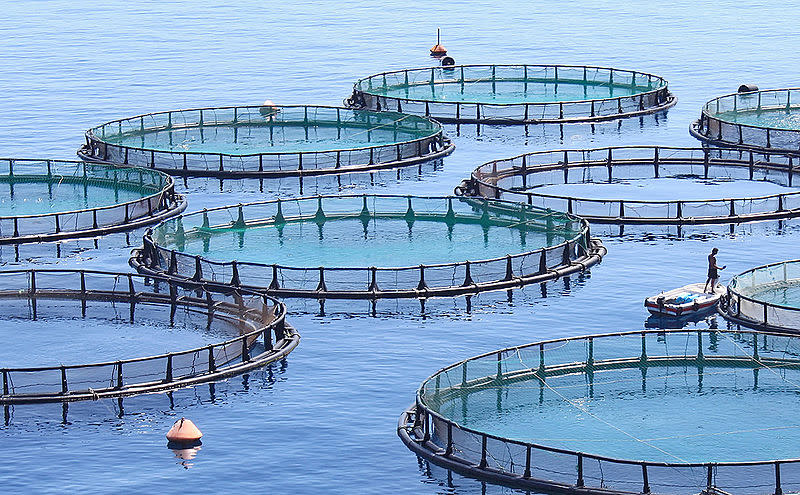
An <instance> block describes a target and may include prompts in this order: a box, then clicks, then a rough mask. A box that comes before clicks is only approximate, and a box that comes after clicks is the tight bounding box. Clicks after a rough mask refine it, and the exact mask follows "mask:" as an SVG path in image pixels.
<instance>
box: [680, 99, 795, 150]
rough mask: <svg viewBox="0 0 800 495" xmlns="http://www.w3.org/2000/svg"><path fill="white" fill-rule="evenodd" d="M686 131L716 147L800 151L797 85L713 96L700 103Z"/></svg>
mask: <svg viewBox="0 0 800 495" xmlns="http://www.w3.org/2000/svg"><path fill="white" fill-rule="evenodd" d="M689 132H690V134H691V135H692V136H694V137H696V138H697V139H699V140H701V141H703V142H705V143H708V144H712V145H716V146H726V147H741V148H751V149H756V150H769V151H784V152H791V153H795V154H797V153H800V88H787V89H771V90H762V91H750V92H742V93H732V94H728V95H724V96H720V97H718V98H714V99H713V100H711V101H709V102H707V103H706V104H705V105H703V108H702V110H701V112H700V118H699V119H698V120H696V121H695V122H693V123H692V124H691V125H690V126H689Z"/></svg>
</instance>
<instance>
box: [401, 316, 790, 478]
mask: <svg viewBox="0 0 800 495" xmlns="http://www.w3.org/2000/svg"><path fill="white" fill-rule="evenodd" d="M799 373H800V338H798V337H794V336H786V335H779V334H771V333H755V332H727V331H723V332H720V331H716V330H701V331H691V332H690V331H683V330H674V331H669V330H667V331H665V330H659V331H645V332H629V333H620V334H608V335H597V336H590V337H576V338H568V339H559V340H554V341H546V342H541V343H535V344H530V345H527V346H522V347H516V348H509V349H503V350H500V351H496V352H492V353H488V354H484V355H482V356H478V357H475V358H472V359H469V360H466V361H463V362H460V363H457V364H454V365H451V366H448V367H446V368H444V369H442V370H441V371H439V372H437V373H436V374H435V375H433V376H432V377H430V378H429V379H427V380H426V381H425V382H423V384H422V385H421V387H420V389H419V391H418V394H417V401H416V406H415V407H414V408H412V409H410V410H409V411H407V412H406V413H405V414H404V416H403V417H402V418H401V422H400V425H399V432H400V435H401V437H402V438H403V439H404V441H405V442H406V443H407V445H409V447H411V448H412V449H413V450H415V451H416V452H418V453H421V454H422V455H423V456H425V457H426V458H428V459H429V460H430V461H432V462H434V463H437V464H443V465H445V466H447V467H450V468H453V467H454V466H456V465H457V466H459V470H461V471H463V472H466V473H468V474H470V475H472V476H476V477H479V478H483V479H489V480H492V481H495V482H499V483H507V484H512V485H514V486H517V487H526V486H527V487H528V488H533V487H537V488H539V489H541V488H542V487H543V486H549V487H553V488H559V487H571V488H576V487H582V488H584V489H585V490H587V491H588V492H590V493H598V492H603V493H608V492H609V491H611V492H634V493H640V492H641V493H650V492H651V491H652V492H653V493H675V494H695V493H698V492H701V491H703V490H708V489H713V488H716V489H720V490H725V491H730V492H733V493H747V494H750V493H752V494H766V493H781V490H784V491H786V490H792V491H794V490H797V489H798V488H800V459H796V458H794V456H793V454H792V453H793V452H794V451H795V449H794V445H795V441H794V440H793V438H794V437H793V435H795V432H796V431H797V430H798V428H800V427H799V426H798V425H795V424H794V420H793V418H792V416H791V411H792V410H794V408H795V407H796V397H797V391H798V389H800V375H799ZM672 398H678V399H680V400H686V401H688V402H691V403H692V404H693V405H695V407H687V408H686V409H684V410H676V411H669V410H668V408H669V407H671V406H672V407H674V406H675V405H676V404H677V403H676V402H673V401H672ZM650 402H654V404H657V405H656V407H651V406H650V405H649V404H650ZM701 402H702V403H703V404H704V406H703V407H704V408H705V409H703V408H702V407H699V406H697V404H700V403H701ZM751 407H758V408H759V410H770V411H773V412H774V414H772V415H771V416H770V417H769V418H766V417H763V416H752V415H749V411H744V412H742V411H740V410H743V409H747V408H751ZM736 411H740V413H739V414H737V413H736ZM729 413H730V414H729ZM548 415H549V416H548ZM642 415H644V418H643V417H642ZM686 415H688V416H687V418H689V419H686V420H685V421H684V420H683V419H682V416H686ZM731 416H733V417H736V418H737V419H735V420H731ZM695 423H697V424H698V425H699V426H697V427H694V426H693V425H694V424H695ZM751 423H752V424H751ZM469 425H478V426H476V427H470V426H469ZM568 425H572V426H568ZM632 425H640V426H639V427H638V428H633V427H632ZM653 425H656V427H653ZM526 428H530V431H534V432H536V433H533V434H532V436H531V434H528V435H526V434H524V431H525V429H526ZM658 428H661V430H658ZM651 429H652V430H654V431H650V430H651ZM592 430H593V431H592ZM656 430H658V431H656ZM498 431H500V432H506V433H515V432H516V433H517V435H512V436H508V435H502V434H496V433H492V432H498ZM521 432H522V433H521ZM754 438H755V439H757V440H758V441H753V439H754ZM742 445H748V449H745V450H743V449H741V446H742ZM602 452H611V453H613V454H617V455H603V454H601V453H602ZM720 456H723V457H720ZM726 456H727V457H729V458H732V459H733V460H730V459H729V458H726ZM526 483H528V484H526Z"/></svg>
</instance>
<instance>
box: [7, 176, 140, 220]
mask: <svg viewBox="0 0 800 495" xmlns="http://www.w3.org/2000/svg"><path fill="white" fill-rule="evenodd" d="M145 195H147V193H143V192H142V191H135V190H132V189H125V188H114V187H113V186H102V185H88V186H85V187H84V185H83V184H76V183H74V182H53V183H51V184H50V185H49V186H48V183H47V182H15V183H14V184H13V185H12V184H9V183H7V182H0V216H12V215H37V214H43V213H56V212H62V211H75V210H83V209H88V208H100V207H103V206H111V205H115V204H120V203H126V202H128V201H135V200H137V199H141V198H142V197H144V196H145Z"/></svg>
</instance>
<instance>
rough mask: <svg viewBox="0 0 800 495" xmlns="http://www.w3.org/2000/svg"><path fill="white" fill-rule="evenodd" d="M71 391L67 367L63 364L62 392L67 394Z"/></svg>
mask: <svg viewBox="0 0 800 495" xmlns="http://www.w3.org/2000/svg"><path fill="white" fill-rule="evenodd" d="M68 391H69V386H68V385H67V368H65V367H64V366H63V365H62V366H61V393H62V394H66V393H67V392H68Z"/></svg>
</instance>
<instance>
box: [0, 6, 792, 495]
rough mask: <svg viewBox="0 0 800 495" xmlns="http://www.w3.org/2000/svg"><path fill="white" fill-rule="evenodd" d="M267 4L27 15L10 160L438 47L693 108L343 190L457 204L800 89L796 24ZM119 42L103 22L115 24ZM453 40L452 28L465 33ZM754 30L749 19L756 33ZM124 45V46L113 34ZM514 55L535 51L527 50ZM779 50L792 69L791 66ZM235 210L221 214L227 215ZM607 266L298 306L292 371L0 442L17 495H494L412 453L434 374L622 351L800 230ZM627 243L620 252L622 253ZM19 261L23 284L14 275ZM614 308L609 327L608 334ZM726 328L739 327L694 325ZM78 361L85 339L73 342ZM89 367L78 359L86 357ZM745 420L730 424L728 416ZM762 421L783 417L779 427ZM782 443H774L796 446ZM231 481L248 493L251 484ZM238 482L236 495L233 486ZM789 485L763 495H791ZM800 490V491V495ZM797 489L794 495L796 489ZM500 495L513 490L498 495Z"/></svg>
mask: <svg viewBox="0 0 800 495" xmlns="http://www.w3.org/2000/svg"><path fill="white" fill-rule="evenodd" d="M437 9H441V11H442V12H446V13H447V16H446V17H447V19H445V20H443V18H442V16H439V15H433V14H432V13H431V10H430V9H429V8H424V9H422V8H419V9H417V8H416V7H410V6H409V4H408V3H406V2H397V1H389V2H381V3H374V2H354V1H345V2H307V1H298V2H287V3H284V4H282V5H281V6H280V8H277V7H275V6H273V5H267V4H264V3H263V2H249V1H244V2H240V3H237V4H234V5H221V4H216V3H213V2H205V1H201V2H195V3H192V4H191V5H189V4H187V3H185V2H174V1H160V2H152V1H144V2H138V3H135V4H134V3H123V2H116V3H110V4H102V5H100V4H78V3H75V2H67V1H64V0H53V1H51V2H42V3H36V4H35V6H34V7H32V6H31V4H30V3H9V4H8V5H6V8H5V10H4V15H5V18H4V22H3V23H0V33H1V34H2V36H1V37H0V47H2V48H1V49H0V61H2V63H3V66H4V67H10V68H13V70H6V71H2V72H0V86H1V87H2V88H3V89H4V93H3V98H2V100H0V108H1V109H2V110H3V119H2V120H0V144H2V149H3V154H4V155H6V156H33V155H34V154H36V155H40V156H49V157H54V158H72V157H74V152H75V150H76V149H77V148H78V147H79V146H80V145H81V144H82V143H83V142H84V139H83V132H84V131H85V130H86V129H88V128H90V127H93V126H96V125H98V124H101V123H103V122H107V121H110V120H113V119H118V118H123V117H126V116H130V115H137V114H142V113H148V112H153V111H160V110H164V109H170V108H193V107H198V106H215V105H227V104H255V105H259V104H261V103H262V102H263V101H264V100H265V99H267V98H269V99H271V100H273V101H275V102H279V103H315V104H329V105H340V104H341V101H342V99H343V98H345V97H347V96H348V95H349V94H350V92H351V90H352V85H353V83H354V82H355V80H356V79H358V78H360V77H363V76H364V75H368V74H374V73H377V72H381V71H384V70H391V69H401V68H406V67H418V66H422V65H426V64H428V63H430V61H431V60H430V58H429V57H428V49H429V48H430V46H432V45H433V44H434V42H435V30H436V27H437V26H441V27H442V29H443V33H442V34H443V40H442V42H443V44H444V45H445V46H446V47H447V49H448V50H449V51H450V54H451V55H452V56H453V57H454V58H455V59H456V61H457V63H487V62H490V63H495V62H496V63H500V62H512V63H513V62H520V63H522V62H530V63H537V62H544V63H559V62H560V63H583V64H600V65H602V64H607V65H613V66H618V67H624V68H631V69H637V70H642V71H646V72H652V73H655V74H658V75H661V76H664V77H665V78H666V79H667V80H669V82H670V90H671V91H673V92H674V93H675V94H676V95H677V96H678V98H679V103H678V105H677V106H676V107H674V108H673V109H671V110H670V112H669V114H668V115H667V116H664V115H660V116H658V117H645V118H643V119H633V120H627V121H624V122H622V123H617V122H613V123H608V124H598V125H595V126H594V127H591V126H583V125H570V126H564V127H563V128H559V127H552V126H547V127H538V126H530V127H529V129H528V134H527V135H526V134H525V131H524V129H522V128H495V127H481V129H480V134H478V133H477V132H476V129H475V127H474V126H461V127H460V128H459V129H458V130H457V129H456V127H455V126H447V127H446V131H447V133H448V134H449V135H450V136H452V137H453V138H454V140H455V143H456V146H457V150H456V152H455V153H454V154H453V155H451V156H449V157H448V158H447V159H446V160H445V162H444V165H443V166H442V167H439V168H437V169H435V170H434V169H432V168H426V169H424V170H423V172H422V174H419V175H414V176H413V179H412V180H407V181H402V182H397V181H395V180H393V179H387V178H378V179H376V181H375V183H374V184H372V183H371V182H370V178H369V177H363V178H361V179H360V180H359V181H351V180H344V181H343V186H342V188H343V190H345V191H378V192H386V193H398V194H406V193H409V192H410V193H413V194H420V195H425V194H431V195H437V194H448V193H450V192H452V188H453V186H455V185H456V184H457V183H458V182H459V181H460V180H461V179H462V178H464V177H467V176H468V175H469V172H470V171H471V170H472V169H473V168H474V167H475V166H477V165H478V164H480V163H484V162H487V161H489V160H492V159H496V158H498V157H506V156H513V155H517V154H519V153H522V152H526V151H534V150H539V149H552V148H559V147H564V148H580V147H587V148H591V147H598V146H607V145H619V144H663V145H676V146H696V145H698V142H697V141H696V140H694V139H693V138H691V137H690V136H689V135H688V133H687V128H688V125H689V123H690V122H692V121H693V120H695V119H696V118H697V115H698V114H699V112H700V109H701V107H702V105H703V104H704V103H705V102H707V101H708V100H709V99H710V98H713V97H715V96H717V95H720V94H727V93H730V92H731V91H735V89H736V87H737V86H738V85H739V84H741V83H743V82H756V83H757V84H758V85H759V86H760V87H789V86H793V85H795V84H796V79H797V77H796V76H797V75H796V70H795V66H796V55H795V54H796V52H797V49H796V48H797V46H796V45H797V44H798V42H797V40H798V39H800V26H798V25H797V24H796V23H791V22H786V23H783V24H781V25H780V29H776V24H775V19H785V18H786V17H787V10H786V5H783V4H780V3H776V2H767V1H763V0H760V1H755V2H750V3H742V2H732V1H727V0H726V1H722V2H718V3H713V4H698V3H697V2H690V1H688V0H683V1H675V2H670V3H667V4H663V5H659V7H658V8H654V7H653V4H652V2H645V1H642V0H636V1H633V2H627V3H621V2H601V3H592V4H591V5H589V4H587V3H586V2H574V3H565V2H556V1H550V0H548V1H545V2H543V3H540V4H537V7H536V8H535V9H531V8H530V6H529V5H527V4H521V3H517V4H499V3H496V2H488V1H478V2H472V3H469V4H464V3H463V2H447V1H445V2H439V3H438V4H437ZM98 19H101V20H102V21H98ZM448 19H449V20H448ZM742 19H747V22H746V23H743V22H742ZM98 22H102V27H103V28H102V29H98ZM509 33H514V36H515V40H516V41H514V43H513V47H512V48H510V49H507V48H508V47H509V44H510V43H511V42H510V41H509ZM776 47H782V48H781V49H777V48H776ZM179 189H180V191H181V192H183V193H186V194H188V198H189V202H190V206H189V208H190V210H198V209H201V208H204V207H208V208H211V207H215V206H222V205H227V204H235V203H239V202H247V201H256V200H263V199H267V198H272V197H275V195H276V194H277V193H280V194H282V195H291V194H297V193H298V191H297V188H296V187H295V186H294V184H293V183H291V182H288V181H281V182H269V181H268V182H265V183H264V192H263V193H262V192H260V191H259V184H258V183H257V182H253V181H249V182H248V181H243V182H227V181H226V182H225V184H224V185H223V187H222V188H220V184H219V182H218V181H211V180H190V181H188V183H187V185H186V186H183V185H182V184H181V185H179ZM220 189H222V191H220ZM338 190H339V185H338V184H337V182H336V181H335V180H332V181H326V182H316V181H311V180H309V181H307V182H306V183H305V189H304V194H312V193H314V192H318V191H324V192H329V193H330V192H336V191H338ZM141 233H142V232H138V233H137V234H136V235H134V234H131V235H130V236H125V235H124V234H119V235H114V236H110V237H107V238H103V239H100V240H99V241H98V243H97V246H95V244H94V242H93V241H80V242H71V243H64V244H62V245H61V250H60V253H58V254H59V255H60V256H61V257H60V258H57V257H56V254H57V251H56V249H55V247H53V246H52V245H41V246H23V247H21V248H20V252H19V255H18V256H17V253H15V251H14V249H13V248H9V247H8V246H3V247H0V261H2V262H3V263H5V264H6V265H13V266H19V265H24V266H28V265H29V264H31V263H35V264H37V265H48V266H50V265H58V266H64V267H86V268H102V269H114V270H121V271H127V270H129V267H128V265H127V259H128V255H129V251H130V248H131V247H132V246H133V245H136V244H139V241H140V238H139V237H138V236H140V235H141ZM593 233H594V235H602V236H604V240H605V243H606V246H607V247H608V249H609V254H608V256H607V257H606V258H605V260H604V261H603V262H602V264H601V265H599V266H598V267H596V268H594V269H593V270H592V271H591V273H590V274H587V275H583V276H573V277H571V278H570V279H569V280H568V281H565V280H559V281H557V282H555V283H553V284H548V286H547V287H546V297H543V295H542V290H541V288H540V287H538V286H535V287H529V288H527V289H525V290H522V291H516V292H515V293H514V299H513V301H511V302H508V301H507V300H506V295H505V294H504V293H503V294H484V295H482V296H480V297H476V298H473V300H472V311H471V312H467V311H466V307H465V301H464V300H463V299H454V300H434V301H429V302H428V304H427V314H426V316H425V318H423V317H421V316H420V315H419V305H418V304H417V303H416V302H397V301H394V302H392V301H381V302H379V303H378V315H377V316H376V317H371V316H368V314H369V312H370V309H371V308H370V306H369V304H368V303H363V304H362V303H361V302H355V303H353V302H349V303H340V304H335V303H334V302H332V301H328V302H327V305H326V314H325V315H324V316H319V315H318V314H317V312H318V310H319V307H318V305H316V303H305V302H302V301H290V305H291V306H292V307H293V309H294V310H296V311H297V310H299V311H304V313H303V314H300V315H296V316H294V317H292V318H290V321H291V322H292V323H293V324H294V325H295V326H296V327H297V328H298V330H299V331H300V333H301V334H302V336H303V337H302V341H301V343H300V346H299V347H298V348H297V350H296V351H295V352H293V353H292V355H291V356H290V358H289V359H288V360H287V362H286V364H285V366H281V365H277V366H275V367H273V368H271V369H268V370H263V371H260V372H257V373H252V374H250V375H249V377H247V379H244V378H242V377H239V378H236V379H232V380H229V381H226V382H223V383H220V384H218V385H217V387H216V389H215V392H214V394H213V396H212V395H211V394H210V391H209V389H208V387H197V388H192V389H187V390H183V391H179V392H176V393H174V394H173V395H172V397H171V399H170V397H167V396H166V395H163V394H155V395H151V396H146V397H139V398H132V399H126V400H125V409H124V414H123V415H122V417H119V411H118V409H117V406H116V404H115V403H113V402H109V401H100V402H91V403H84V404H72V405H70V408H69V417H68V424H62V410H61V406H60V405H55V406H44V407H15V408H14V411H13V416H12V418H11V420H10V422H9V424H8V426H3V427H2V429H1V430H0V448H2V450H3V453H4V459H5V462H4V463H3V465H2V467H0V480H1V481H2V482H3V487H4V490H6V491H9V492H27V493H63V492H65V491H82V492H83V493H109V492H114V493H142V492H164V491H172V490H176V489H188V488H187V487H190V489H191V490H192V491H194V492H197V493H220V492H235V491H241V492H243V491H264V490H271V491H274V492H277V493H290V492H291V493H320V492H326V493H334V494H336V493H341V494H345V493H346V494H350V493H354V492H359V493H396V494H420V493H421V494H444V493H447V494H451V493H459V494H466V493H469V494H480V493H482V491H483V487H482V486H481V484H480V483H478V482H475V481H473V480H469V479H467V478H463V477H460V476H458V475H453V476H452V479H451V480H448V478H447V476H446V475H445V476H441V475H439V474H436V472H434V473H433V474H431V473H430V472H428V471H427V470H426V469H425V466H424V465H423V466H422V467H420V465H419V464H418V463H417V459H416V458H415V457H414V456H413V455H412V454H410V453H409V451H408V450H407V449H406V448H405V447H404V446H403V445H402V443H401V442H400V441H399V440H398V439H397V436H396V434H395V428H396V424H397V417H398V416H399V414H400V412H401V411H402V410H403V409H404V408H406V407H408V406H409V404H411V403H412V402H413V399H414V393H415V391H416V389H417V387H418V386H419V384H420V383H421V382H422V381H423V380H424V379H425V378H426V377H428V376H429V375H430V374H431V373H433V372H434V371H435V370H436V369H439V368H441V367H443V366H446V365H448V364H451V363H452V362H454V361H457V360H460V359H464V358H466V357H469V356H473V355H476V354H479V353H482V352H488V351H491V350H494V349H498V348H501V347H506V346H512V345H519V344H521V343H525V342H531V341H535V340H540V339H542V338H551V337H559V336H567V335H579V334H586V333H592V332H607V331H609V330H622V329H640V328H643V327H644V324H645V319H646V318H647V314H646V312H645V311H644V309H643V307H642V300H643V299H644V298H645V297H647V296H649V295H652V294H655V293H658V292H659V291H661V290H666V289H671V288H674V287H677V286H680V285H684V284H686V283H690V282H697V281H699V282H702V281H704V280H705V275H706V266H705V265H706V263H707V261H706V256H707V254H708V252H709V251H710V249H711V247H718V248H719V249H720V253H719V255H718V260H719V262H720V263H721V264H726V265H728V269H727V270H725V271H723V272H722V275H723V281H727V277H729V276H730V275H732V274H735V273H740V272H743V271H745V270H746V269H748V268H750V267H753V266H757V265H761V264H764V263H768V262H772V261H778V260H781V259H789V258H796V257H797V245H798V242H800V232H798V228H797V223H796V222H784V223H782V224H777V223H773V222H770V223H760V224H755V225H744V226H740V227H737V228H735V229H734V231H733V233H730V231H729V230H728V229H727V227H719V228H703V229H700V228H695V229H688V228H687V229H685V230H684V231H683V232H682V236H681V237H678V236H677V235H676V231H675V229H674V227H672V228H667V227H663V228H660V227H652V228H646V229H645V228H636V229H635V228H630V227H628V228H626V230H625V233H624V236H623V237H618V234H619V229H616V230H615V229H609V228H603V227H601V226H594V228H593ZM612 234H613V236H612ZM17 259H19V260H20V261H16V260H17ZM598 308H599V310H598ZM709 324H716V325H721V326H724V325H725V323H724V321H721V320H720V319H719V318H717V319H716V320H710V321H701V322H699V323H696V324H694V325H697V326H702V327H705V326H708V325H709ZM64 335H65V338H67V337H68V336H69V329H68V328H65V329H64ZM86 354H88V353H85V354H82V355H81V354H79V355H76V357H85V355H86ZM722 407H723V406H721V408H722ZM755 411H756V413H757V414H759V415H762V416H768V415H770V414H776V413H780V411H775V410H773V409H772V408H769V407H767V406H764V405H761V406H758V408H757V409H756V410H755ZM180 416H187V417H189V418H191V419H192V420H193V421H194V422H195V423H197V424H198V426H199V427H200V428H201V430H202V431H203V433H204V438H203V448H202V450H201V451H200V452H199V453H198V455H197V457H196V458H195V459H194V460H193V461H192V463H193V465H192V468H191V469H188V470H187V469H184V465H183V464H181V463H180V461H179V460H177V459H176V458H175V456H174V454H173V453H172V452H171V451H170V450H169V449H167V448H166V442H165V439H164V434H165V433H166V431H167V430H168V429H169V427H170V426H171V425H172V423H173V422H174V420H175V419H176V417H180ZM777 435H778V433H776V436H775V437H773V438H777ZM232 469H233V471H232ZM234 472H235V474H231V473H234ZM771 481H772V480H769V481H767V482H765V483H767V484H769V483H771ZM795 488H796V487H795ZM784 489H786V487H785V488H784ZM485 490H486V492H488V493H508V492H509V490H505V489H502V488H498V487H494V486H491V485H488V486H487V487H486V488H485Z"/></svg>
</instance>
